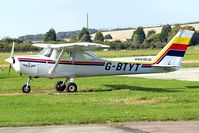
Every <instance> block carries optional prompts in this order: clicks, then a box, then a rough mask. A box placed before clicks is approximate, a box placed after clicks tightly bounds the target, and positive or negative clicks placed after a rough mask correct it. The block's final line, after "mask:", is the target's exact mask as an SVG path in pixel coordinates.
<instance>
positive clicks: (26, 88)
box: [21, 77, 32, 93]
mask: <svg viewBox="0 0 199 133" xmlns="http://www.w3.org/2000/svg"><path fill="white" fill-rule="evenodd" d="M30 80H32V77H29V78H28V81H27V83H26V84H25V85H23V86H22V87H21V90H22V92H23V93H29V92H30V91H31V87H30V85H29V84H30Z"/></svg>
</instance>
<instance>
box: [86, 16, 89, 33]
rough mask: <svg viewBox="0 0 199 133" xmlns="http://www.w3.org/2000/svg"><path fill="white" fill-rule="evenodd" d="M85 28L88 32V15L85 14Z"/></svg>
mask: <svg viewBox="0 0 199 133" xmlns="http://www.w3.org/2000/svg"><path fill="white" fill-rule="evenodd" d="M86 26H87V27H86V28H87V30H88V31H89V27H88V13H87V14H86Z"/></svg>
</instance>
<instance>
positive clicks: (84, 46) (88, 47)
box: [33, 42, 110, 51]
mask: <svg viewBox="0 0 199 133" xmlns="http://www.w3.org/2000/svg"><path fill="white" fill-rule="evenodd" d="M33 46H36V47H40V48H46V47H50V48H54V49H64V50H66V51H92V50H100V49H101V50H102V49H109V48H110V46H107V45H103V44H97V43H85V42H84V43H67V44H33Z"/></svg>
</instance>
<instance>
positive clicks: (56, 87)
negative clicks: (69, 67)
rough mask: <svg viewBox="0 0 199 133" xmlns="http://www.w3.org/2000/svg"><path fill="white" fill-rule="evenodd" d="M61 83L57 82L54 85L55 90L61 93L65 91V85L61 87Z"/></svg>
mask: <svg viewBox="0 0 199 133" xmlns="http://www.w3.org/2000/svg"><path fill="white" fill-rule="evenodd" d="M62 84H63V81H58V82H57V84H56V85H55V89H56V91H57V92H63V91H64V90H65V89H66V85H63V86H62Z"/></svg>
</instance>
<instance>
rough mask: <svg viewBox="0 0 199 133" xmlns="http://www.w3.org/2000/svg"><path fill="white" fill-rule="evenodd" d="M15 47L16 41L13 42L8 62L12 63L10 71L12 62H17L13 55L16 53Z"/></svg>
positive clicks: (10, 66)
mask: <svg viewBox="0 0 199 133" xmlns="http://www.w3.org/2000/svg"><path fill="white" fill-rule="evenodd" d="M14 49H15V42H13V43H12V50H11V54H10V58H8V59H7V62H9V63H10V65H9V70H8V73H10V71H11V68H12V64H14V63H15V59H14V56H13V55H14Z"/></svg>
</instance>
